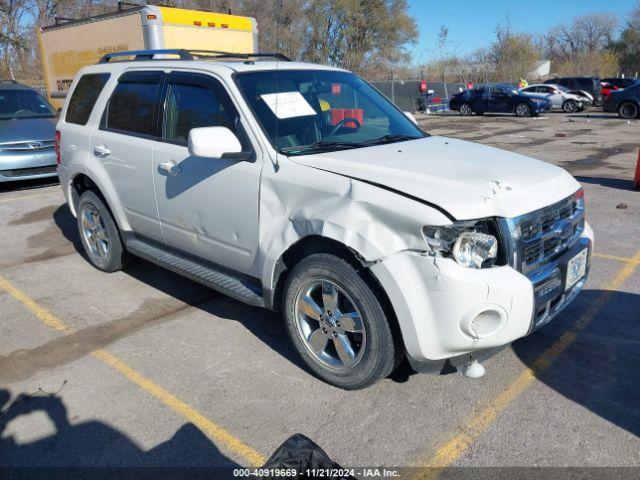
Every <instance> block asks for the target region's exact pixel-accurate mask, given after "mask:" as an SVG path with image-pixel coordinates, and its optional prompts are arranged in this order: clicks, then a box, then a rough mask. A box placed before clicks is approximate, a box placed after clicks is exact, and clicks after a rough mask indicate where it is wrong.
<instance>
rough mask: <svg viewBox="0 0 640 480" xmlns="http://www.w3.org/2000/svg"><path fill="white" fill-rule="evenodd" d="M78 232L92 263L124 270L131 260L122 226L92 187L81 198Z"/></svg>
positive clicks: (107, 268) (101, 266)
mask: <svg viewBox="0 0 640 480" xmlns="http://www.w3.org/2000/svg"><path fill="white" fill-rule="evenodd" d="M77 223H78V233H79V234H80V240H81V241H82V246H83V247H84V251H85V252H86V254H87V257H89V260H90V261H91V263H92V264H93V265H94V266H95V267H96V268H98V269H99V270H102V271H104V272H116V271H118V270H122V269H123V268H124V267H125V266H126V265H128V264H129V262H130V260H131V256H130V254H129V253H128V252H127V251H126V249H125V248H124V245H123V243H122V239H121V238H120V232H119V230H118V226H117V225H116V223H115V221H114V220H113V216H112V215H111V212H110V211H109V209H108V208H107V206H106V205H105V204H104V201H103V200H102V199H101V198H100V196H98V195H97V194H96V193H94V192H92V191H91V190H87V191H86V192H84V193H83V194H82V195H81V196H80V199H79V201H78V208H77Z"/></svg>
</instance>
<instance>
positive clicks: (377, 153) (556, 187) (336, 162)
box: [291, 136, 580, 220]
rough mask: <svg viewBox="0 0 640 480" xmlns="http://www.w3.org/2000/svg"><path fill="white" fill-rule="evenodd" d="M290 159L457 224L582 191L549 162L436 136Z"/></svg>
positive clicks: (510, 214) (544, 203) (538, 205)
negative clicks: (410, 200)
mask: <svg viewBox="0 0 640 480" xmlns="http://www.w3.org/2000/svg"><path fill="white" fill-rule="evenodd" d="M291 160H292V161H294V162H296V163H299V164H303V165H306V166H309V167H313V168H318V169H321V170H325V171H329V172H333V173H337V174H340V175H343V176H346V177H349V178H352V179H356V180H361V181H364V182H368V183H371V184H376V185H378V186H380V187H382V188H387V189H392V190H395V191H397V192H399V193H400V194H405V195H407V196H409V197H416V198H419V199H421V200H422V201H425V202H428V203H430V204H433V205H436V206H437V207H439V208H441V209H444V210H446V211H447V212H448V213H449V214H450V215H451V216H453V217H454V218H455V219H458V220H468V219H477V218H483V217H492V216H498V217H506V218H511V217H516V216H518V215H522V214H525V213H528V212H531V211H534V210H537V209H539V208H542V207H544V206H547V205H550V204H552V203H554V202H557V201H559V200H562V199H563V198H566V197H567V196H569V195H571V194H572V193H574V192H575V191H576V190H578V188H579V187H580V185H579V184H578V182H577V181H576V180H575V179H574V178H573V177H572V176H571V175H569V173H567V172H566V171H565V170H563V169H562V168H559V167H556V166H554V165H551V164H549V163H545V162H541V161H539V160H535V159H533V158H529V157H525V156H523V155H519V154H516V153H511V152H507V151H504V150H499V149H497V148H493V147H487V146H484V145H479V144H476V143H471V142H465V141H462V140H454V139H451V138H445V137H437V136H432V137H426V138H422V139H418V140H410V141H406V142H398V143H391V144H386V145H378V146H373V147H365V148H356V149H352V150H342V151H338V152H329V153H318V154H315V155H304V156H297V157H291Z"/></svg>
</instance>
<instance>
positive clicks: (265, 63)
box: [82, 59, 346, 74]
mask: <svg viewBox="0 0 640 480" xmlns="http://www.w3.org/2000/svg"><path fill="white" fill-rule="evenodd" d="M132 67H133V68H140V67H143V68H145V69H158V68H160V69H164V68H166V69H171V68H176V67H181V68H193V69H197V70H209V71H212V72H219V73H223V72H224V73H227V74H228V73H234V72H260V71H269V70H333V71H343V72H344V71H346V70H343V69H340V68H335V67H329V66H326V65H319V64H315V63H304V62H287V61H273V60H244V59H238V60H235V59H233V60H162V59H155V60H139V61H118V60H115V61H113V62H108V63H98V64H95V65H91V66H88V67H85V68H83V69H82V70H83V72H84V71H91V72H113V71H122V70H128V69H130V68H132Z"/></svg>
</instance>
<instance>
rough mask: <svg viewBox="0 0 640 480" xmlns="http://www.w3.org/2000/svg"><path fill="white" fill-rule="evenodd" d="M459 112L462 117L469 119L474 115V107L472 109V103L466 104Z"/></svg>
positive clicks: (461, 106)
mask: <svg viewBox="0 0 640 480" xmlns="http://www.w3.org/2000/svg"><path fill="white" fill-rule="evenodd" d="M459 111H460V115H462V116H464V117H468V116H469V115H471V114H472V113H473V107H471V104H470V103H468V102H464V103H463V104H462V105H460V109H459Z"/></svg>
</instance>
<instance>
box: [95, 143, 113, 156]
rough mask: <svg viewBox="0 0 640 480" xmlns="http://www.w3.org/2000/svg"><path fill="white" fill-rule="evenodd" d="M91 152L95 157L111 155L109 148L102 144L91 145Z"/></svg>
mask: <svg viewBox="0 0 640 480" xmlns="http://www.w3.org/2000/svg"><path fill="white" fill-rule="evenodd" d="M93 154H94V155H95V156H96V157H100V158H104V157H107V156H109V155H111V150H109V149H108V148H107V147H105V146H104V145H96V146H95V147H93Z"/></svg>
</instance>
